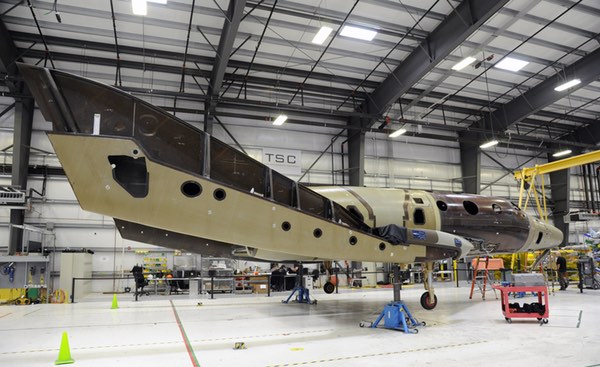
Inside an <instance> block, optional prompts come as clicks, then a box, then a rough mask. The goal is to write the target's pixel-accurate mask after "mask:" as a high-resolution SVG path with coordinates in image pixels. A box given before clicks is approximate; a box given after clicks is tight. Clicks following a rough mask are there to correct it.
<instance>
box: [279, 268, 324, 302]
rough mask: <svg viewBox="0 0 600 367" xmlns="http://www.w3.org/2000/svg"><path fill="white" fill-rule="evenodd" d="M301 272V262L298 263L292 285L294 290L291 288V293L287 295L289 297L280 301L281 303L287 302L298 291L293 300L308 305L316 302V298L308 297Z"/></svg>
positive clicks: (308, 292) (307, 290) (308, 293)
mask: <svg viewBox="0 0 600 367" xmlns="http://www.w3.org/2000/svg"><path fill="white" fill-rule="evenodd" d="M303 273H304V272H303V268H302V264H300V265H299V268H298V273H297V274H296V286H295V287H294V290H292V293H291V294H290V295H289V297H288V298H287V299H286V300H285V301H281V302H282V303H289V302H290V300H291V299H292V298H293V297H294V294H296V293H298V295H297V296H296V298H295V299H294V300H293V301H294V302H297V303H306V304H309V305H316V304H317V300H316V299H313V300H311V299H310V291H309V289H308V288H307V287H306V284H305V282H304V277H303V276H302V275H303Z"/></svg>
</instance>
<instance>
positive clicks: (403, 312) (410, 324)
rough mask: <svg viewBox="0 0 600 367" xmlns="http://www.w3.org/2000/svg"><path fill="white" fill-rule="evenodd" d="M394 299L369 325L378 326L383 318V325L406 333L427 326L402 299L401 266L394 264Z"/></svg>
mask: <svg viewBox="0 0 600 367" xmlns="http://www.w3.org/2000/svg"><path fill="white" fill-rule="evenodd" d="M393 285H394V300H393V301H392V302H390V303H388V304H387V305H386V306H385V307H384V308H383V311H382V312H381V314H380V315H379V317H377V319H376V320H375V322H373V323H371V325H370V326H369V327H371V328H376V327H377V326H378V325H379V323H380V322H381V320H384V322H383V327H384V328H386V329H393V330H399V331H404V332H405V333H407V334H408V333H411V334H416V333H418V332H419V329H417V326H425V322H424V321H423V322H418V321H417V320H416V319H415V318H414V317H413V316H412V314H411V313H410V311H409V310H408V307H407V306H406V304H405V303H404V302H402V301H401V300H400V291H401V290H402V279H401V278H400V267H399V266H398V265H394V283H393ZM359 325H360V327H365V323H364V322H361V323H360V324H359Z"/></svg>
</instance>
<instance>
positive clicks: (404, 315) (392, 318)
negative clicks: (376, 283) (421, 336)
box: [360, 301, 425, 334]
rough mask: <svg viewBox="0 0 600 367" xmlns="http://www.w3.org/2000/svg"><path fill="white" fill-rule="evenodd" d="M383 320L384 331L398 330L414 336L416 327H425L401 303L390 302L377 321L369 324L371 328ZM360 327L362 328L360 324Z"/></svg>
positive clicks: (416, 331) (416, 330)
mask: <svg viewBox="0 0 600 367" xmlns="http://www.w3.org/2000/svg"><path fill="white" fill-rule="evenodd" d="M381 320H384V322H383V327H384V328H386V329H393V330H400V331H404V332H405V333H407V334H408V333H411V334H416V333H418V332H419V330H418V329H417V326H425V322H418V321H417V320H416V319H415V318H414V317H413V316H412V315H411V313H410V311H409V310H408V307H407V306H406V304H405V303H404V302H402V301H392V302H390V303H388V304H387V305H386V306H385V307H384V308H383V311H382V312H381V314H380V315H379V317H378V318H377V320H375V322H374V323H372V324H371V327H372V328H376V327H377V325H379V323H380V322H381ZM360 326H364V324H363V323H361V325H360Z"/></svg>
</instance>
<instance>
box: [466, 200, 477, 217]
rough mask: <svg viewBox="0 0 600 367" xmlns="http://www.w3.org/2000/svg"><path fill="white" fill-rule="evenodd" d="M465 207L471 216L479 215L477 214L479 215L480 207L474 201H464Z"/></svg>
mask: <svg viewBox="0 0 600 367" xmlns="http://www.w3.org/2000/svg"><path fill="white" fill-rule="evenodd" d="M463 206H464V208H465V210H466V211H467V213H469V214H471V215H477V213H479V207H478V206H477V204H475V203H474V202H472V201H469V200H465V201H463Z"/></svg>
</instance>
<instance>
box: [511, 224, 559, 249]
mask: <svg viewBox="0 0 600 367" xmlns="http://www.w3.org/2000/svg"><path fill="white" fill-rule="evenodd" d="M562 241H563V233H562V231H561V230H560V229H558V228H556V227H554V226H552V225H550V224H548V223H544V222H542V221H541V220H539V219H537V218H532V220H531V230H530V233H529V238H528V240H527V243H526V244H525V246H523V248H522V249H521V251H537V250H545V249H548V248H554V247H557V246H558V245H560V244H561V243H562Z"/></svg>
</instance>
